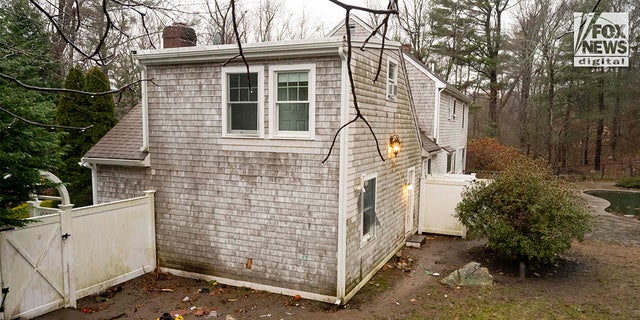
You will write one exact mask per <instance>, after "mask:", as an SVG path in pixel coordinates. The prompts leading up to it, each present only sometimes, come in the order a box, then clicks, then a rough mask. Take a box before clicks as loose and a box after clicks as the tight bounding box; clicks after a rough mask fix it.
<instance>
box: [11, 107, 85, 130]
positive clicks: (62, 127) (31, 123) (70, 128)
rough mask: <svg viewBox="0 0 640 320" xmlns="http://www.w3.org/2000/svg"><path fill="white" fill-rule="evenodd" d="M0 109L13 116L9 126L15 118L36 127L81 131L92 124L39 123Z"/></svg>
mask: <svg viewBox="0 0 640 320" xmlns="http://www.w3.org/2000/svg"><path fill="white" fill-rule="evenodd" d="M0 111H2V112H4V113H7V114H8V115H10V116H12V117H13V121H12V122H11V123H10V124H9V127H11V125H12V124H13V123H14V122H15V121H16V119H18V120H20V121H22V122H25V123H28V124H30V125H33V126H38V127H42V128H47V129H68V130H81V131H85V130H87V129H89V128H91V127H93V125H90V126H87V127H72V126H61V125H57V124H46V123H40V122H35V121H31V120H29V119H27V118H24V117H21V116H19V115H17V114H15V113H13V112H11V111H9V110H7V109H5V108H3V107H0Z"/></svg>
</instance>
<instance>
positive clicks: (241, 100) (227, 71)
mask: <svg viewBox="0 0 640 320" xmlns="http://www.w3.org/2000/svg"><path fill="white" fill-rule="evenodd" d="M262 70H263V67H262V66H255V67H252V68H250V69H249V73H247V69H246V68H245V67H230V68H223V70H222V79H223V82H222V98H223V104H224V107H223V109H222V113H223V128H224V129H223V130H224V134H225V135H227V136H253V137H255V136H261V133H262V127H263V125H262V118H263V116H262V114H263V107H262V104H263V102H262V101H263V97H262V82H263V79H262V77H263V75H262V74H263V73H262Z"/></svg>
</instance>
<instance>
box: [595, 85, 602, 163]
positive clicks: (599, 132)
mask: <svg viewBox="0 0 640 320" xmlns="http://www.w3.org/2000/svg"><path fill="white" fill-rule="evenodd" d="M603 86H604V81H602V80H600V90H599V92H598V127H597V128H596V149H595V155H594V157H593V169H594V170H598V171H599V170H600V160H601V159H600V158H601V156H602V136H603V133H604V88H603Z"/></svg>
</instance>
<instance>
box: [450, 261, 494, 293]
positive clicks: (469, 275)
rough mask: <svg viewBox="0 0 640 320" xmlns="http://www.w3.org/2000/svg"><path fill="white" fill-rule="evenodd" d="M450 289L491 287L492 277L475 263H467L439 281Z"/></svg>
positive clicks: (485, 269) (486, 270)
mask: <svg viewBox="0 0 640 320" xmlns="http://www.w3.org/2000/svg"><path fill="white" fill-rule="evenodd" d="M440 283H442V284H446V285H448V286H450V287H457V286H462V287H474V286H482V287H484V286H491V285H493V276H491V274H489V270H488V269H487V268H485V267H480V264H479V263H477V262H469V263H467V264H466V265H465V266H464V267H462V268H460V269H458V270H456V271H454V272H452V273H451V274H450V275H449V276H447V277H446V278H444V279H442V281H440Z"/></svg>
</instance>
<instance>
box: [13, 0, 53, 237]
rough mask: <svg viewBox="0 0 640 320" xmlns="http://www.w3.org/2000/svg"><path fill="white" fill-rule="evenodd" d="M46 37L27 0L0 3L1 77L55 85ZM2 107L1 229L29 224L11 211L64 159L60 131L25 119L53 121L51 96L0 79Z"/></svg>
mask: <svg viewBox="0 0 640 320" xmlns="http://www.w3.org/2000/svg"><path fill="white" fill-rule="evenodd" d="M48 38H49V34H48V33H47V32H46V30H45V27H44V22H43V21H42V19H41V18H40V16H39V14H38V13H37V12H36V11H34V10H33V9H32V7H31V6H30V4H29V2H28V1H26V0H12V1H8V2H3V3H2V4H0V56H1V57H3V58H2V59H0V72H1V73H3V74H6V75H10V76H12V77H15V78H18V79H20V81H22V82H24V83H27V84H29V85H34V86H57V85H58V84H57V83H56V79H55V78H52V75H55V70H56V69H57V68H58V67H57V65H56V64H55V63H54V62H52V61H53V59H52V58H51V57H52V49H51V46H50V43H48V42H47V41H46V39H48ZM25 53H28V54H25ZM0 108H2V109H1V110H0V227H1V226H22V225H24V224H25V221H23V220H21V219H20V218H21V217H17V216H15V215H14V214H13V213H12V212H11V210H10V209H11V208H13V207H15V206H17V205H19V204H21V203H23V202H24V201H27V200H29V194H30V193H33V192H37V189H39V188H42V187H44V186H43V185H42V183H41V177H40V170H46V171H50V170H52V169H53V168H55V167H56V166H57V165H58V164H59V161H60V155H61V154H60V150H59V143H58V136H59V134H58V133H56V132H52V131H50V130H49V129H48V128H44V127H42V126H39V125H34V124H32V123H28V122H27V121H24V120H28V121H34V122H38V123H51V122H53V116H54V112H55V102H54V97H52V96H50V95H44V94H40V93H38V92H36V91H30V90H25V89H23V88H20V87H17V86H15V85H14V84H12V83H9V82H8V81H5V80H0Z"/></svg>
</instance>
